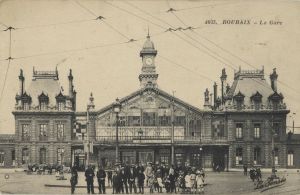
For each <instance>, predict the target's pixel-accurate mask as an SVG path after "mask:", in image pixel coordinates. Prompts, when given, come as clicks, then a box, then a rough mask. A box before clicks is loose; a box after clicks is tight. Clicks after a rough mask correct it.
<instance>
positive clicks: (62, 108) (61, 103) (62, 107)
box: [57, 101, 65, 111]
mask: <svg viewBox="0 0 300 195" xmlns="http://www.w3.org/2000/svg"><path fill="white" fill-rule="evenodd" d="M57 106H58V110H59V111H61V110H64V109H65V103H64V102H62V101H59V102H58V103H57Z"/></svg>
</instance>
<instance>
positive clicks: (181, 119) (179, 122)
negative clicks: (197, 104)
mask: <svg viewBox="0 0 300 195" xmlns="http://www.w3.org/2000/svg"><path fill="white" fill-rule="evenodd" d="M174 125H175V126H185V116H175V121H174Z"/></svg>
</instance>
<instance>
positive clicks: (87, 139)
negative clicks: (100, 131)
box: [86, 105, 90, 166]
mask: <svg viewBox="0 0 300 195" xmlns="http://www.w3.org/2000/svg"><path fill="white" fill-rule="evenodd" d="M89 109H90V107H89V105H87V109H86V142H87V154H86V166H88V165H89V164H90V139H89V123H90V122H89V121H90V115H89Z"/></svg>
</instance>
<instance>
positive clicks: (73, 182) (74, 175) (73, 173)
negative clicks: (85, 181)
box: [70, 166, 78, 194]
mask: <svg viewBox="0 0 300 195" xmlns="http://www.w3.org/2000/svg"><path fill="white" fill-rule="evenodd" d="M70 183H71V194H74V192H75V187H76V185H77V183H78V173H77V169H76V167H75V166H73V167H72V169H71V179H70Z"/></svg>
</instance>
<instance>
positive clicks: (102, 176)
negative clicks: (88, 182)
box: [97, 166, 106, 194]
mask: <svg viewBox="0 0 300 195" xmlns="http://www.w3.org/2000/svg"><path fill="white" fill-rule="evenodd" d="M105 177H106V173H105V171H104V169H103V168H102V166H100V167H99V170H98V171H97V179H98V186H99V187H98V188H99V194H102V193H103V194H105Z"/></svg>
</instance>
